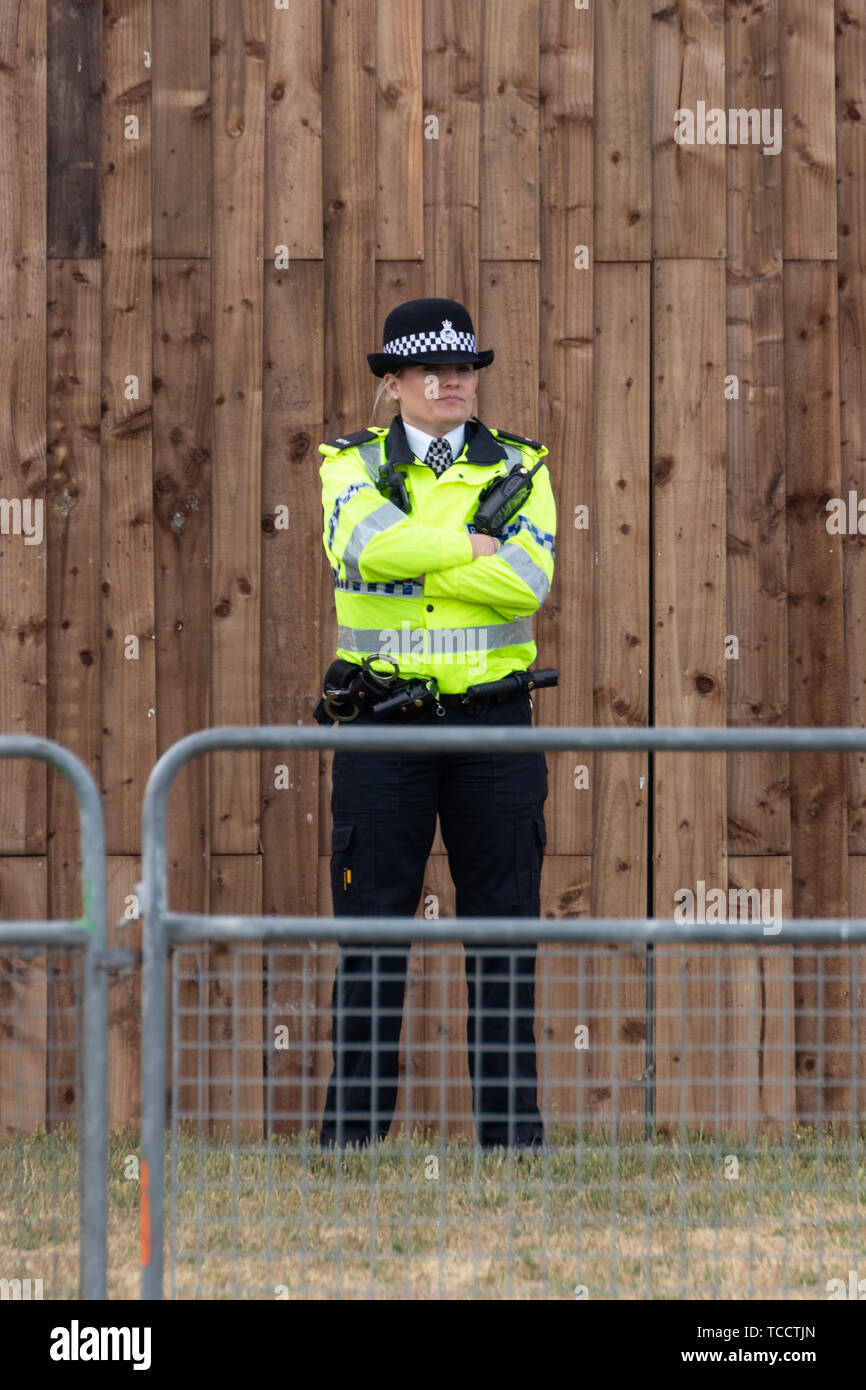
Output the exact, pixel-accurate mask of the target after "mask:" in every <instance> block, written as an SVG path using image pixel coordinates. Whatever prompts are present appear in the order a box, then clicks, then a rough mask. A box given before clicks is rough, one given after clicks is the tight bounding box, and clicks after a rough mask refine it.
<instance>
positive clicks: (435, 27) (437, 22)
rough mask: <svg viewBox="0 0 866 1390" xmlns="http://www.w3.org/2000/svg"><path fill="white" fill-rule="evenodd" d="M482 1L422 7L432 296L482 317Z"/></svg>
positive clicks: (433, 1)
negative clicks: (430, 126)
mask: <svg viewBox="0 0 866 1390" xmlns="http://www.w3.org/2000/svg"><path fill="white" fill-rule="evenodd" d="M480 90H481V0H424V115H425V116H427V115H435V116H436V117H437V118H438V120H439V138H438V140H425V141H424V265H425V280H426V293H427V294H428V295H431V296H434V297H437V296H443V297H445V298H448V299H457V300H459V301H460V303H461V304H465V305H466V308H467V309H468V310H469V313H470V314H471V315H472V317H473V319H474V317H475V315H476V313H477V310H478V256H479V235H480V233H479V227H478V206H477V190H478V188H479V183H480V177H481V165H480V160H479V144H480V133H481V111H480V104H479V93H480Z"/></svg>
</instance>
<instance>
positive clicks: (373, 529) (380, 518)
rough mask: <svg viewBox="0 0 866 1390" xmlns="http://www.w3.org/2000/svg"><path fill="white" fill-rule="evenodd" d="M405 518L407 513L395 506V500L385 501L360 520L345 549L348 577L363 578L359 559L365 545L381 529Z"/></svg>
mask: <svg viewBox="0 0 866 1390" xmlns="http://www.w3.org/2000/svg"><path fill="white" fill-rule="evenodd" d="M405 520H406V516H405V513H404V512H401V511H400V508H399V507H395V506H394V503H393V502H383V503H382V505H381V507H377V508H376V510H375V511H374V512H370V514H369V516H365V517H364V519H363V521H359V522H358V523H357V525H356V526H355V529H354V530H353V532H352V534H351V536H350V537H349V540H348V543H347V545H346V549H345V550H344V551H343V560H344V562H345V565H346V578H347V579H361V578H362V577H363V576H362V574H361V571H360V570H359V568H358V561H359V560H360V558H361V555H362V553H363V550H364V547H365V546H366V545H367V544H368V543H369V542H370V541H371V540H372V539H373V537H374V536H377V535H378V534H379V533H380V532H381V531H390V529H391V527H392V526H396V525H397V524H398V523H399V522H401V521H405Z"/></svg>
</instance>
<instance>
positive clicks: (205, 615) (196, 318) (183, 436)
mask: <svg viewBox="0 0 866 1390" xmlns="http://www.w3.org/2000/svg"><path fill="white" fill-rule="evenodd" d="M210 289H211V285H210V266H209V265H208V263H207V262H202V261H189V260H179V261H174V260H161V261H157V262H156V263H155V266H154V278H153V313H154V320H153V331H154V377H153V431H154V459H155V462H156V467H155V472H154V494H155V509H154V517H155V522H156V525H155V530H154V558H155V561H156V573H157V576H158V585H157V591H156V677H157V699H156V710H157V714H156V726H157V727H156V733H157V747H158V752H159V753H160V754H161V753H163V752H165V750H166V749H167V748H170V747H171V745H172V744H173V743H176V742H177V741H178V739H181V738H183V737H184V736H185V735H186V734H189V733H192V732H193V731H194V730H196V729H203V728H206V727H207V724H208V712H209V653H210V573H209V565H210V519H211V487H212V483H211V459H212V456H213V448H214V445H213V412H212V406H211V379H212V372H213V324H212V311H211V298H210ZM209 775H210V761H209V759H208V758H196V759H194V760H193V761H192V762H191V763H189V764H188V765H187V766H186V767H185V768H183V769H182V770H181V772H180V773H179V774H178V777H177V779H176V781H175V784H174V787H173V789H172V794H171V797H170V798H169V804H168V826H167V836H168V840H167V845H168V858H167V864H168V885H169V894H168V901H169V905H170V906H171V907H172V908H174V909H175V910H176V911H180V912H206V911H207V910H208V872H207V853H208V845H209V835H210V815H209V809H208V808H209V799H208V786H209ZM170 968H171V969H179V970H180V971H181V972H182V975H183V979H182V980H180V981H179V982H178V1004H179V1008H180V1009H181V1010H182V1011H183V1012H182V1014H181V1017H180V1019H179V1020H178V1027H179V1036H178V1038H177V1039H176V1042H177V1045H178V1047H179V1049H180V1050H179V1053H178V1068H179V1073H178V1075H179V1080H180V1082H181V1083H182V1084H181V1085H180V1088H179V1094H178V1095H177V1096H176V1097H174V1101H175V1103H176V1104H177V1106H178V1108H179V1112H180V1113H182V1114H186V1113H189V1112H190V1111H191V1110H192V1109H193V1108H194V1107H195V1105H196V1104H197V1094H198V1092H197V1090H196V1078H197V1068H198V1067H199V1066H201V1067H202V1068H206V1066H207V1058H206V1057H204V1056H202V1057H199V1056H197V1055H196V1052H195V1051H194V1050H186V1049H185V1047H184V1044H185V1043H190V1044H193V1043H195V1041H196V1039H197V1037H198V1029H199V1019H198V1018H197V1017H196V1010H197V1009H199V1008H204V1007H205V1005H206V994H204V995H203V993H202V984H201V980H200V978H199V971H198V966H197V955H196V952H195V950H194V949H193V948H190V949H189V950H184V951H182V952H178V953H177V954H176V955H175V956H174V957H173V961H172V964H171V967H170ZM169 988H170V986H169ZM205 990H206V986H205ZM170 997H171V996H170ZM187 1011H188V1012H187ZM169 1016H170V1017H171V1015H169ZM187 1083H188V1087H189V1089H187Z"/></svg>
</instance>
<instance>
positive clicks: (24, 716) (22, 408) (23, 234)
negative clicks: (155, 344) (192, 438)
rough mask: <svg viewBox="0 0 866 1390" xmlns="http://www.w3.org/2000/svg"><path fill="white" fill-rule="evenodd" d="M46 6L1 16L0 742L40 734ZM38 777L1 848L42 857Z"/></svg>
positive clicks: (18, 799)
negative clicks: (0, 727) (8, 736)
mask: <svg viewBox="0 0 866 1390" xmlns="http://www.w3.org/2000/svg"><path fill="white" fill-rule="evenodd" d="M45 84H46V76H45V0H36V2H35V3H33V4H31V5H28V6H27V7H26V10H25V11H23V12H22V11H21V9H20V7H19V6H13V7H10V6H6V7H5V8H4V10H3V12H2V13H0V330H2V335H3V353H2V356H0V499H2V509H0V613H2V615H3V621H2V626H0V699H2V709H3V730H4V732H5V733H7V734H44V733H45V718H46V709H45V688H46V663H45V626H46V590H45V571H46V563H45V561H46V551H45V526H46V523H45V515H44V511H45V508H44V497H45V483H46V476H45V474H46V459H45V168H44V165H45V148H46V125H45V120H46V118H45ZM46 810H47V807H46V783H45V769H44V767H42V766H41V765H40V764H39V763H35V762H33V761H32V760H27V761H24V760H16V761H15V762H13V763H10V764H9V765H8V767H7V768H6V770H5V776H4V777H3V781H2V791H0V851H2V852H3V853H7V854H27V853H29V854H34V853H36V852H41V851H44V848H45V834H46V821H45V816H46Z"/></svg>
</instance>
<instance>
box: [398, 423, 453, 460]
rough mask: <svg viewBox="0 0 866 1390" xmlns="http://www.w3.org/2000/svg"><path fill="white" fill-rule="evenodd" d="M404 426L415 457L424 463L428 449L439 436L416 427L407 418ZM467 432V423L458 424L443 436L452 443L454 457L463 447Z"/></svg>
mask: <svg viewBox="0 0 866 1390" xmlns="http://www.w3.org/2000/svg"><path fill="white" fill-rule="evenodd" d="M403 428H404V430H405V431H406V438H407V439H408V441H409V448H410V449H411V450H412V453H413V454H414V455H415V457H416V458H417V459H419V460H420V462H421V463H424V461H425V459H426V458H427V450H428V449H429V448H430V445H431V444H432V442H433V440H434V439H436V438H437V436H436V435H435V434H425V432H424V430H419V429H416V427H415V426H414V425H409V424H407V423H406V421H405V420H404V421H403ZM465 432H466V426H465V425H457V426H456V427H455V428H454V429H453V430H449V432H448V433H447V434H445V435H443V436H442V438H443V439H447V440H448V443H449V444H450V445H451V453H452V454H453V456H454V458H456V457H457V455H458V454H459V453H460V450H461V449H462V448H463V441H464V436H465Z"/></svg>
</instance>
